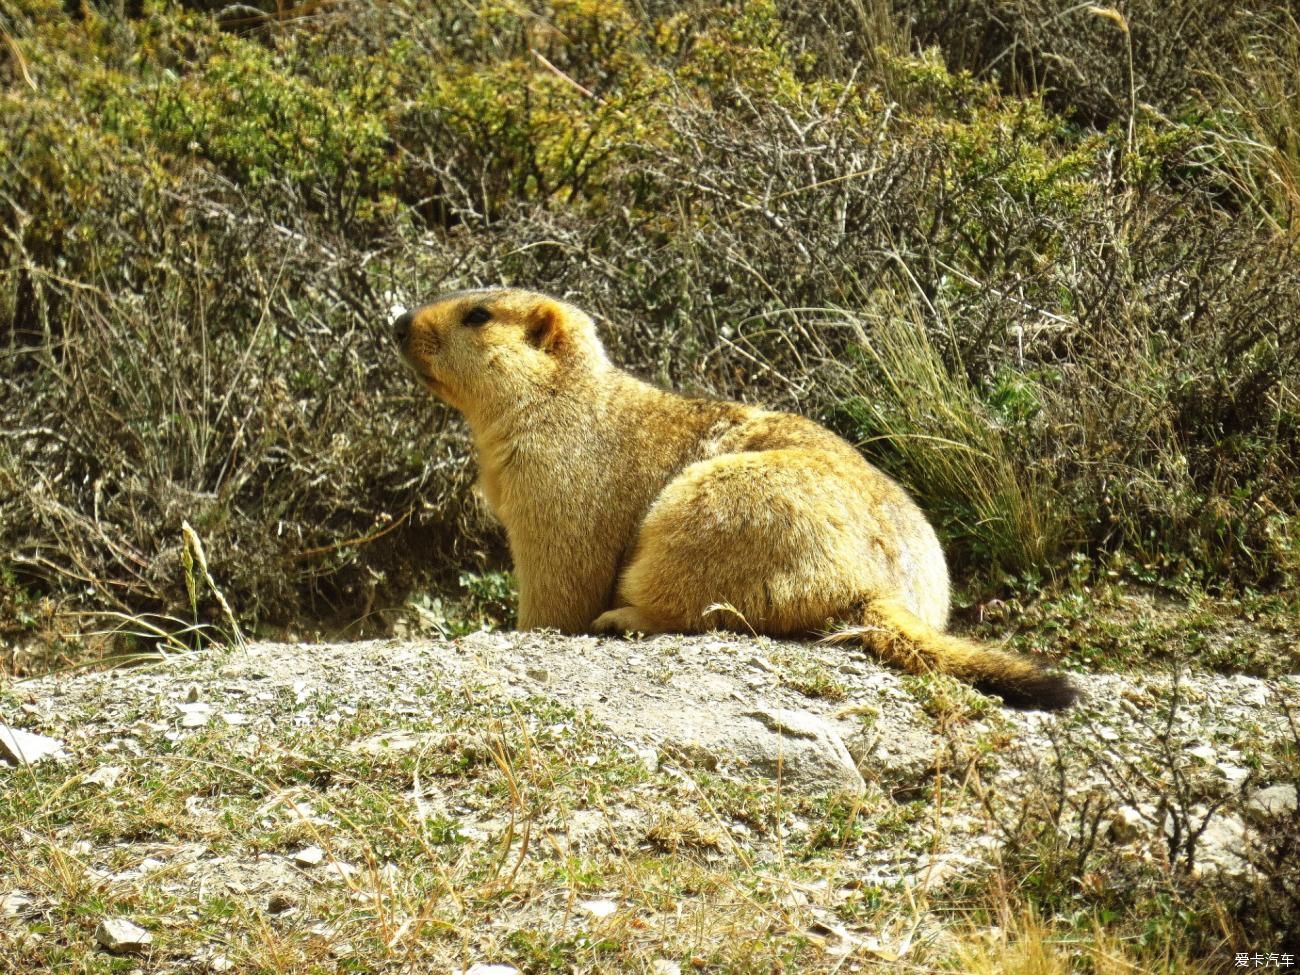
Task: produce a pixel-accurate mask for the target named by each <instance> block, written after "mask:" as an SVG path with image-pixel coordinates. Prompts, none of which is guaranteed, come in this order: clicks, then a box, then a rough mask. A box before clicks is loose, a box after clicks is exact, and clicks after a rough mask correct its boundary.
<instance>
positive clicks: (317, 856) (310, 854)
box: [292, 846, 325, 867]
mask: <svg viewBox="0 0 1300 975" xmlns="http://www.w3.org/2000/svg"><path fill="white" fill-rule="evenodd" d="M292 859H293V862H294V863H296V864H298V866H300V867H318V866H320V865H321V863H323V862H324V860H325V851H324V850H322V849H321V848H320V847H319V846H304V847H303V848H302V849H301V850H299V851H298V852H297V853H295V854H294V855H293V858H292Z"/></svg>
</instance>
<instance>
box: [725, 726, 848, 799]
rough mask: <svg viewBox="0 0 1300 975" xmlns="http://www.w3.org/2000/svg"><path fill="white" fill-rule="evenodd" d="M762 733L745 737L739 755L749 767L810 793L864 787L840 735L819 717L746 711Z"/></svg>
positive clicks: (844, 790)
mask: <svg viewBox="0 0 1300 975" xmlns="http://www.w3.org/2000/svg"><path fill="white" fill-rule="evenodd" d="M745 717H748V718H752V719H754V721H756V722H758V723H759V724H760V725H761V726H762V727H763V729H764V732H763V733H760V734H756V735H752V736H749V737H747V738H746V739H744V741H743V742H742V744H741V747H740V757H741V758H742V759H743V760H744V761H745V763H746V764H747V765H749V766H751V767H752V768H756V769H760V770H763V771H765V772H766V773H767V774H768V775H771V776H773V777H775V776H776V775H777V774H778V772H779V773H780V775H781V777H782V778H783V779H785V780H786V781H788V782H790V784H791V785H793V786H795V787H798V788H801V789H806V790H808V791H810V792H847V793H849V794H851V795H862V793H863V792H865V791H866V788H867V786H866V783H865V782H863V781H862V776H861V775H860V774H859V772H858V767H857V765H856V764H855V763H854V761H853V756H852V755H850V754H849V750H848V749H847V748H845V747H844V742H843V741H842V740H841V739H840V736H839V734H838V733H837V732H836V731H835V729H834V728H832V727H831V725H830V724H829V723H828V722H827V721H826V720H825V719H823V718H819V717H817V715H815V714H809V713H808V712H807V711H794V710H791V709H788V708H764V709H761V710H757V711H748V712H746V713H745Z"/></svg>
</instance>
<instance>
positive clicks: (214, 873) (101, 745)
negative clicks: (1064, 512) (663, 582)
mask: <svg viewBox="0 0 1300 975" xmlns="http://www.w3.org/2000/svg"><path fill="white" fill-rule="evenodd" d="M1077 681H1078V683H1079V685H1080V687H1081V689H1082V691H1083V699H1082V702H1081V703H1080V705H1079V706H1077V707H1076V708H1074V709H1072V710H1070V711H1068V712H1065V713H1063V714H1058V715H1048V714H1042V713H1035V712H1015V711H1009V710H1006V709H1004V708H1002V707H1001V706H1000V705H999V704H998V702H997V701H996V700H994V699H989V698H985V697H983V696H981V695H979V694H977V693H975V692H974V691H971V690H969V689H968V688H966V687H964V686H962V685H959V684H957V683H955V682H953V681H950V680H947V679H936V678H925V679H918V678H910V677H903V676H900V675H898V674H896V673H894V672H892V671H889V670H886V669H883V668H882V667H881V666H880V665H878V664H877V663H875V662H874V661H873V660H870V659H865V658H863V657H861V656H859V655H856V654H853V653H846V652H845V651H843V650H842V649H838V648H829V647H820V646H817V645H809V644H792V643H782V642H777V641H770V640H765V639H757V640H755V639H748V638H741V637H735V636H722V635H713V636H703V637H693V638H683V637H663V638H656V639H646V640H627V641H625V640H605V639H595V638H569V637H561V636H558V635H554V634H532V633H528V634H524V633H477V634H473V635H471V636H468V637H465V638H462V639H457V640H443V641H419V642H414V641H408V642H401V641H395V640H385V641H374V642H366V643H353V644H332V645H309V644H298V645H290V644H271V643H261V644H252V645H248V646H247V647H243V648H233V649H211V650H207V651H203V652H198V653H193V654H186V655H179V656H171V657H169V658H167V659H166V660H164V661H162V662H160V663H156V664H152V665H149V666H146V667H138V668H134V669H127V670H117V671H112V672H108V673H85V674H80V675H61V676H54V677H48V678H42V679H40V680H34V681H29V682H26V683H22V684H19V685H14V686H13V687H11V688H10V689H9V690H8V691H7V692H6V693H5V694H4V695H3V697H0V702H3V717H2V720H3V723H4V725H5V727H6V729H8V730H7V731H6V732H4V733H0V754H4V755H5V756H6V757H7V759H8V764H7V766H6V767H5V768H4V769H0V780H3V781H4V782H5V783H6V790H7V796H6V800H5V802H6V806H5V808H4V809H3V816H2V817H0V836H2V837H3V838H2V839H0V897H3V898H4V904H3V912H2V914H0V939H2V940H3V941H4V942H5V943H6V945H7V946H8V951H7V953H6V957H8V958H10V959H11V960H12V959H24V958H25V959H28V960H29V964H37V963H40V964H49V965H56V964H73V963H75V964H79V965H84V970H101V968H102V970H116V968H113V967H112V966H114V965H124V966H125V967H124V968H123V969H122V970H139V971H142V972H189V971H233V970H239V971H244V970H248V971H262V970H267V971H300V970H301V971H316V970H322V971H324V970H335V968H338V969H340V970H358V971H371V970H383V971H388V970H393V971H406V970H410V971H417V970H418V971H441V970H446V971H452V970H462V971H469V972H484V973H486V972H495V971H497V970H498V969H496V968H492V966H494V965H495V966H499V970H500V971H501V972H507V971H511V970H519V971H638V972H640V971H645V972H655V973H666V972H672V971H679V970H686V969H690V968H692V966H693V967H694V968H695V969H698V970H710V971H732V970H737V971H739V970H751V967H747V966H757V967H754V968H753V970H777V969H775V968H763V967H762V966H763V965H764V964H766V963H767V961H770V962H771V963H772V964H774V965H775V964H780V965H788V966H792V967H791V968H790V970H796V971H805V970H806V971H823V970H824V971H853V970H864V969H866V968H870V967H871V966H872V965H874V964H879V963H881V962H882V961H891V960H895V959H902V960H903V962H906V963H915V964H918V965H919V964H926V965H929V964H939V963H943V961H944V959H950V958H952V957H954V956H955V955H954V953H956V955H960V953H961V950H962V948H961V946H962V944H963V939H966V940H969V936H968V933H963V930H964V929H962V930H959V928H960V927H961V926H960V924H958V921H959V920H960V916H959V915H958V914H956V913H954V911H953V910H952V904H954V903H957V902H958V901H961V903H969V895H970V894H971V892H973V891H974V892H985V893H986V892H987V891H988V890H989V889H990V888H992V887H996V886H997V885H998V884H1000V883H1005V882H1006V880H1007V877H1008V876H1009V875H1011V874H1016V871H1020V873H1019V874H1016V876H1023V874H1024V870H1025V869H1026V868H1025V863H1026V862H1027V859H1028V860H1032V859H1033V858H1042V857H1046V856H1048V855H1055V856H1058V857H1059V859H1060V860H1061V861H1062V863H1061V864H1056V867H1059V869H1061V870H1063V871H1066V872H1068V870H1069V868H1071V866H1073V868H1074V876H1073V877H1072V881H1071V882H1072V883H1073V884H1075V885H1078V886H1081V887H1082V889H1083V891H1084V894H1087V893H1088V891H1087V885H1088V884H1094V885H1096V884H1100V885H1103V886H1104V885H1105V884H1107V883H1109V882H1111V881H1110V880H1109V879H1108V877H1110V874H1107V873H1105V872H1104V871H1105V870H1111V871H1113V872H1114V876H1121V875H1122V876H1124V877H1133V876H1136V875H1138V874H1142V875H1143V876H1147V875H1150V876H1159V875H1165V876H1174V875H1177V876H1180V877H1184V878H1199V880H1200V882H1202V883H1220V882H1221V883H1223V884H1226V885H1239V884H1247V885H1249V884H1251V883H1257V882H1258V881H1259V879H1260V878H1261V877H1263V878H1264V879H1265V880H1266V881H1267V879H1268V877H1267V871H1268V862H1267V861H1268V859H1269V857H1270V856H1273V853H1272V852H1271V850H1272V848H1271V847H1270V843H1273V842H1274V841H1275V838H1276V835H1277V833H1278V830H1279V829H1283V828H1289V827H1286V824H1288V823H1295V822H1298V821H1300V820H1297V813H1296V787H1295V781H1294V778H1293V777H1292V776H1291V775H1289V774H1288V773H1287V772H1286V769H1287V768H1288V767H1289V766H1287V765H1286V764H1285V759H1286V757H1287V756H1288V755H1290V756H1294V754H1295V749H1296V747H1297V731H1296V726H1295V721H1296V711H1295V702H1296V701H1297V700H1300V695H1298V693H1297V692H1300V676H1294V675H1293V676H1286V677H1280V678H1278V679H1274V680H1263V679H1256V678H1250V677H1243V676H1221V675H1215V674H1208V673H1182V674H1175V673H1167V672H1166V673H1158V674H1151V675H1149V676H1142V677H1133V676H1121V675H1112V674H1100V675H1080V676H1078V677H1077ZM1062 864H1063V865H1062ZM1099 864H1100V865H1102V866H1098V865H1099ZM1056 867H1054V869H1055V868H1056ZM1103 867H1104V870H1103ZM1135 871H1136V873H1135ZM1143 871H1145V873H1143ZM1261 871H1262V872H1261ZM954 898H956V900H954ZM962 898H966V899H965V900H962ZM115 925H116V927H115ZM123 925H125V927H123ZM717 931H721V932H723V934H722V935H721V936H719V935H718V934H717V933H715V932H717ZM723 941H726V942H727V943H725V944H724V943H723ZM602 945H603V946H604V947H602ZM738 946H744V951H745V952H746V953H745V954H737V952H738V951H740V950H741V948H740V947H738ZM1272 950H1274V951H1278V952H1280V951H1285V950H1289V946H1272ZM769 956H770V957H769ZM1228 957H1229V955H1225V959H1226V958H1228ZM87 959H98V960H99V961H98V962H96V964H99V965H100V966H101V967H100V968H97V967H95V964H91V963H90V962H88V961H87ZM765 959H766V960H767V961H765ZM3 965H4V962H0V968H3ZM475 965H477V966H479V967H478V969H475V968H474V966H475ZM438 966H443V967H441V968H440V967H438ZM15 970H31V969H21V968H20V969H15Z"/></svg>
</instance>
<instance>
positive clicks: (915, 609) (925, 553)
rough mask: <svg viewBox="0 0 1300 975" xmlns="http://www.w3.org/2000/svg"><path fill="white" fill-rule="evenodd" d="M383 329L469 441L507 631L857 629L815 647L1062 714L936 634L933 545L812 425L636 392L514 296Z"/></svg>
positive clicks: (577, 330) (586, 326) (1007, 657)
mask: <svg viewBox="0 0 1300 975" xmlns="http://www.w3.org/2000/svg"><path fill="white" fill-rule="evenodd" d="M395 329H396V333H397V339H398V342H399V344H400V345H401V347H402V352H403V355H404V357H405V358H406V360H407V362H408V363H409V364H410V365H411V366H412V367H413V368H414V369H415V371H416V372H417V373H418V374H419V375H420V377H421V378H422V379H423V380H424V382H425V384H426V385H427V386H428V387H429V389H431V390H432V391H433V393H434V394H435V395H437V396H438V397H439V398H440V399H442V400H444V401H445V402H446V403H448V404H450V405H451V406H453V407H455V408H456V409H458V410H459V411H460V412H461V413H463V414H464V415H465V418H466V420H467V421H468V423H469V427H470V431H471V433H472V435H473V438H474V444H475V447H476V448H477V451H478V457H479V467H480V478H479V483H480V485H481V487H482V490H483V492H484V495H485V496H486V498H487V501H488V504H489V505H490V506H491V508H492V510H493V511H494V512H495V513H496V515H497V517H498V518H500V520H501V522H502V523H503V524H504V526H505V529H506V534H507V536H508V539H509V543H510V551H511V554H512V555H513V557H514V562H515V573H516V576H517V577H518V582H519V625H520V627H522V628H524V629H532V628H536V627H554V628H556V629H559V630H562V631H564V632H566V633H580V632H627V631H639V632H643V633H662V632H681V633H690V632H699V631H703V630H708V629H715V628H721V629H734V630H738V631H741V632H745V631H747V630H749V629H752V630H754V631H756V632H759V633H765V634H770V635H772V636H806V635H809V634H812V633H816V632H820V631H825V630H827V629H829V628H832V627H834V626H836V625H838V624H853V625H852V626H851V627H850V628H849V629H846V630H843V631H841V632H838V633H836V634H834V635H833V636H832V637H831V638H830V639H832V640H834V641H835V642H840V643H846V642H852V643H854V644H857V645H862V646H865V647H866V648H868V649H869V650H871V651H872V652H874V653H876V654H877V655H879V656H880V657H882V658H883V659H886V660H888V661H890V662H891V663H893V664H894V665H895V666H898V667H901V668H903V669H904V670H907V671H909V672H912V673H926V672H929V671H931V670H934V671H941V672H945V673H951V674H954V675H956V676H957V677H959V678H961V679H963V680H967V681H970V682H971V683H973V684H975V685H976V686H978V687H980V688H981V689H986V690H990V691H993V692H995V693H998V694H1001V695H1002V696H1003V698H1004V699H1006V701H1007V702H1008V703H1009V704H1013V705H1016V706H1022V707H1044V708H1059V707H1065V706H1067V705H1069V704H1070V703H1071V702H1072V701H1073V700H1074V689H1073V688H1072V687H1071V685H1070V684H1069V682H1068V681H1066V680H1065V678H1063V677H1061V676H1060V675H1057V674H1053V673H1049V672H1047V671H1044V670H1043V669H1041V668H1040V667H1039V666H1038V665H1037V664H1035V663H1034V662H1032V661H1030V660H1029V659H1027V658H1024V657H1020V656H1017V655H1014V654H1009V653H1004V652H1001V651H997V650H993V649H989V648H985V647H982V646H979V645H978V644H975V643H972V642H971V641H968V640H963V639H960V638H958V637H953V636H950V635H947V634H944V633H943V629H944V626H945V625H946V622H947V618H948V600H949V592H948V571H947V567H946V564H945V561H944V556H943V550H942V548H941V547H940V545H939V541H938V539H937V538H936V537H935V534H934V530H933V529H932V528H931V527H930V524H929V522H928V521H927V520H926V518H925V516H924V515H923V514H922V513H921V511H920V509H919V508H917V506H916V504H915V503H914V502H913V501H912V499H911V498H910V497H908V495H907V494H906V492H904V491H903V489H902V488H900V487H899V486H898V485H897V484H896V483H894V481H893V480H891V479H890V478H889V477H887V476H886V475H885V474H883V473H881V472H880V471H879V470H877V469H876V468H875V467H872V466H871V465H870V464H868V463H867V462H866V461H865V460H864V459H863V458H862V456H861V455H860V454H859V453H858V452H857V450H855V449H854V448H853V447H852V446H850V445H849V444H848V443H846V442H845V441H843V440H841V439H840V438H839V437H837V436H835V434H833V433H831V432H830V431H829V430H826V429H825V428H823V427H821V426H819V425H817V424H816V423H813V422H812V421H811V420H807V419H804V418H803V417H799V416H794V415H791V414H787V413H774V412H770V411H767V410H763V409H759V408H758V407H754V406H745V405H742V404H739V403H728V402H719V401H714V400H702V399H687V398H684V397H681V396H677V395H675V394H673V393H668V392H664V391H663V390H660V389H656V388H655V387H653V386H650V385H647V384H646V383H643V382H641V381H639V380H637V379H635V378H634V377H632V376H630V375H628V374H627V373H625V372H623V371H621V370H619V369H618V368H616V367H615V366H613V365H612V364H611V363H610V362H609V359H608V358H607V357H606V355H605V352H604V349H603V348H602V347H601V344H600V341H599V339H598V338H597V336H596V329H595V326H594V324H593V323H592V321H591V319H590V318H589V317H588V316H587V315H586V314H585V313H583V312H582V311H581V310H579V309H578V308H575V307H574V306H572V305H570V304H567V303H565V302H562V301H558V300H556V299H554V298H549V297H547V296H545V295H540V294H535V293H532V292H527V291H520V290H516V289H484V290H478V291H463V292H457V293H455V294H451V295H447V296H445V297H443V298H440V299H438V300H436V301H434V302H432V303H431V304H429V305H426V306H424V307H422V308H419V309H417V310H415V311H414V312H411V313H408V314H406V315H403V316H402V317H401V318H400V319H398V321H397V323H396V325H395ZM719 606H725V607H727V608H726V609H719V608H718V607H719Z"/></svg>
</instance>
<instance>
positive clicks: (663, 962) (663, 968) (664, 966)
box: [650, 958, 682, 975]
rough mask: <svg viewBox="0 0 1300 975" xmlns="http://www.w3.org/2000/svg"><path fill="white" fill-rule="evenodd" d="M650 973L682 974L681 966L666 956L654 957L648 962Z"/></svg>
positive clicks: (662, 974) (657, 974)
mask: <svg viewBox="0 0 1300 975" xmlns="http://www.w3.org/2000/svg"><path fill="white" fill-rule="evenodd" d="M650 975H682V966H681V965H679V964H677V962H675V961H669V960H668V959H667V958H656V959H655V960H654V961H652V962H651V963H650Z"/></svg>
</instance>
